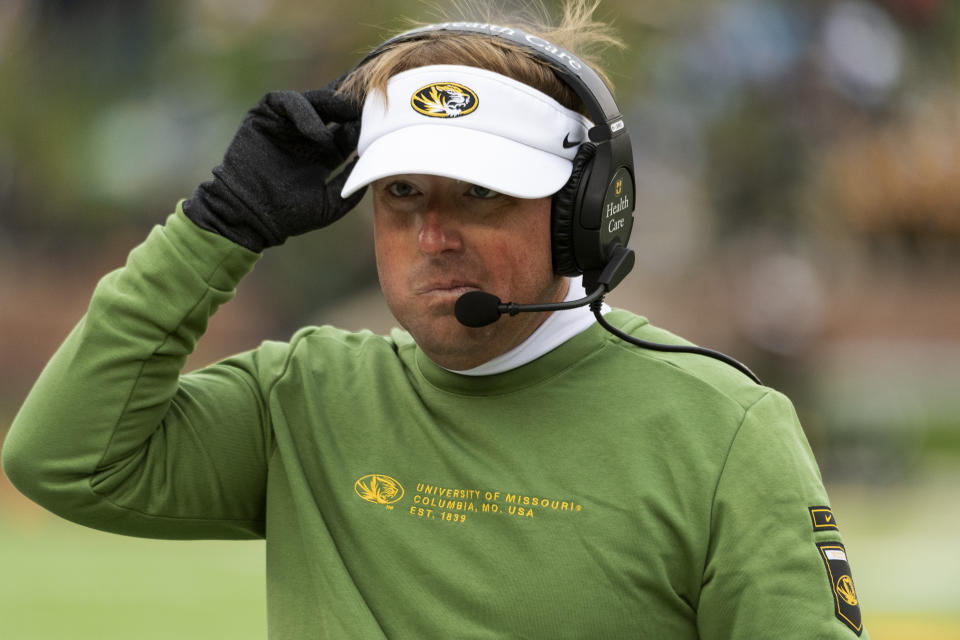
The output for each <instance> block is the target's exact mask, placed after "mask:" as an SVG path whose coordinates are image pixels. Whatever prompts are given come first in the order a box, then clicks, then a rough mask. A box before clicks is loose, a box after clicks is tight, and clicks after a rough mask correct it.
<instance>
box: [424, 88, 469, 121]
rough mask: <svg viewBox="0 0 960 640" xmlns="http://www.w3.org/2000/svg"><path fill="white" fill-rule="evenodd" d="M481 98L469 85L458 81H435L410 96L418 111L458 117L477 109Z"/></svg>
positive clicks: (440, 116) (433, 116)
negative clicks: (466, 85)
mask: <svg viewBox="0 0 960 640" xmlns="http://www.w3.org/2000/svg"><path fill="white" fill-rule="evenodd" d="M479 102H480V100H479V99H478V98H477V94H476V93H474V92H473V90H471V89H470V88H468V87H465V86H463V85H462V84H457V83H456V82H434V83H433V84H428V85H427V86H425V87H423V88H421V89H418V90H417V92H416V93H414V94H413V97H411V98H410V106H412V107H413V109H414V111H416V112H417V113H422V114H423V115H425V116H430V117H431V118H458V117H460V116H465V115H467V114H468V113H472V112H473V111H474V110H476V108H477V105H478V104H479Z"/></svg>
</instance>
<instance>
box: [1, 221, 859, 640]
mask: <svg viewBox="0 0 960 640" xmlns="http://www.w3.org/2000/svg"><path fill="white" fill-rule="evenodd" d="M256 258H257V256H256V255H255V254H253V253H250V252H248V251H246V250H244V249H242V248H239V247H237V246H235V245H233V244H232V243H230V242H229V241H227V240H224V239H223V238H220V237H219V236H216V235H214V234H211V233H208V232H206V231H202V230H200V229H199V228H197V227H195V226H194V225H193V224H192V223H191V222H190V221H189V220H187V219H186V218H185V217H184V216H183V215H182V213H181V212H178V213H176V214H175V215H173V216H171V217H170V219H169V220H168V221H167V223H166V225H164V226H162V227H158V228H156V229H155V230H154V231H153V232H152V233H151V234H150V236H149V238H148V239H147V240H146V242H145V243H144V244H142V245H141V246H139V247H138V248H136V249H135V250H134V251H133V252H132V253H131V255H130V258H129V261H128V263H127V265H126V266H125V267H124V268H122V269H120V270H118V271H115V272H113V273H111V274H109V275H107V276H106V277H105V278H104V279H103V280H102V281H101V282H100V284H99V285H98V287H97V289H96V292H95V293H94V296H93V299H92V301H91V303H90V308H89V310H88V312H87V314H86V315H85V316H84V318H83V319H82V321H81V322H80V323H79V325H78V326H77V327H76V328H75V330H74V331H73V332H72V333H71V334H70V336H69V337H68V338H67V340H66V341H65V342H64V344H63V345H62V346H61V348H60V349H59V350H58V352H57V353H56V355H55V356H54V357H53V359H52V360H51V362H50V363H49V365H48V366H47V367H46V369H45V370H44V372H43V374H42V375H41V377H40V379H39V380H38V381H37V383H36V385H35V387H34V389H33V390H32V391H31V393H30V395H29V397H28V398H27V400H26V402H25V403H24V405H23V407H22V409H21V411H20V412H19V414H18V416H17V418H16V420H15V422H14V424H13V427H12V429H11V431H10V434H9V436H8V438H7V441H6V442H5V445H4V449H3V464H4V468H5V470H6V472H7V474H8V476H9V477H10V479H11V480H12V481H13V482H14V484H15V485H16V486H17V487H18V488H20V490H21V491H22V492H23V493H24V494H26V495H27V496H29V497H30V498H32V499H34V500H36V501H37V502H39V503H40V504H42V505H44V506H45V507H46V508H48V509H49V510H51V511H53V512H55V513H57V514H60V515H61V516H63V517H65V518H68V519H70V520H73V521H75V522H78V523H81V524H84V525H88V526H91V527H96V528H99V529H104V530H107V531H113V532H117V533H123V534H129V535H137V536H148V537H160V538H258V537H266V547H267V597H268V625H269V630H270V637H271V638H277V639H287V638H290V639H293V638H297V639H299V638H365V639H366V638H380V637H384V636H386V637H390V638H652V639H654V638H655V639H658V640H660V639H664V638H670V639H683V638H698V637H699V638H705V639H707V638H845V637H854V636H853V631H857V632H858V633H859V632H860V630H861V626H860V617H859V609H858V608H857V606H856V604H855V602H856V594H855V591H854V589H853V586H852V582H851V581H850V577H849V566H848V565H847V563H846V560H845V555H844V550H843V547H842V544H841V542H840V540H841V539H840V535H839V532H838V531H837V530H836V528H835V526H834V521H833V514H832V512H830V511H829V500H828V498H827V495H826V493H825V491H824V489H823V486H822V483H821V480H820V476H819V472H818V470H817V466H816V463H815V461H814V459H813V456H812V455H811V452H810V450H809V446H808V445H807V442H806V440H805V438H804V436H803V432H802V430H801V428H800V426H799V424H798V423H797V419H796V416H795V413H794V411H793V408H792V406H791V405H790V403H789V401H788V400H787V399H785V398H784V397H783V396H782V395H780V394H779V393H777V392H775V391H773V390H770V389H768V388H764V387H760V386H757V385H754V384H753V383H751V382H750V381H749V380H748V379H747V378H746V377H744V376H743V375H742V374H740V373H739V372H737V371H735V370H734V369H732V368H730V367H727V366H726V365H723V364H722V363H718V362H715V361H713V360H711V359H708V358H703V357H700V356H695V355H682V354H663V353H657V352H651V351H647V350H643V349H639V348H636V347H634V346H630V345H627V344H625V343H623V342H622V341H620V340H619V339H617V338H615V337H613V336H611V335H609V334H607V333H606V332H605V331H604V330H603V329H602V328H601V327H599V326H594V327H592V328H591V329H589V330H587V331H586V332H584V333H582V334H580V335H579V336H577V337H575V338H573V339H571V340H570V341H568V342H567V343H565V344H564V345H563V346H561V347H559V348H557V349H555V350H554V351H552V352H550V353H548V354H546V355H544V356H543V357H541V358H539V359H537V360H535V361H533V362H531V363H529V364H527V365H524V366H522V367H519V368H517V369H515V370H512V371H509V372H507V373H503V374H499V375H494V376H487V377H481V378H475V377H466V376H461V375H457V374H454V373H451V372H449V371H446V370H444V369H442V368H440V367H438V366H436V365H435V364H434V363H432V362H431V361H430V360H428V359H427V358H426V357H425V356H424V354H423V352H422V351H420V350H419V349H418V348H417V346H416V344H415V343H414V342H413V341H412V339H411V338H410V337H409V336H408V335H407V334H405V333H403V332H400V331H395V332H393V333H392V334H391V335H390V336H389V337H384V336H377V335H374V334H372V333H368V332H360V333H347V332H344V331H340V330H337V329H334V328H330V327H320V328H317V327H311V328H306V329H303V330H301V331H300V332H298V333H297V334H296V335H295V336H294V337H293V338H292V339H291V340H290V342H289V343H279V342H266V343H264V344H262V345H261V346H260V347H259V348H258V349H256V350H253V351H250V352H248V353H244V354H240V355H238V356H235V357H232V358H230V359H228V360H225V361H223V362H221V363H218V364H215V365H212V366H210V367H206V368H204V369H201V370H199V371H195V372H193V373H189V374H185V375H181V369H182V368H183V366H184V362H185V359H186V357H187V355H188V354H189V353H190V352H191V351H192V350H193V348H194V346H195V344H196V341H197V340H198V338H199V337H200V336H201V334H202V333H203V331H204V329H205V327H206V323H207V320H208V318H209V317H210V315H212V314H213V312H214V311H215V310H216V308H217V306H218V305H220V304H222V303H224V302H226V301H227V300H228V299H229V298H230V297H231V296H232V295H233V292H234V289H235V287H236V285H237V283H238V282H239V280H240V279H241V278H242V277H243V275H244V274H246V273H247V271H248V270H249V269H251V268H252V266H253V264H254V262H255V261H256ZM607 317H608V319H609V320H610V321H611V322H612V323H613V324H615V325H617V326H618V327H620V328H621V329H623V330H625V331H627V332H630V333H633V334H635V335H638V336H641V337H643V338H646V339H652V340H658V341H675V340H676V338H674V337H673V336H671V335H669V334H667V333H666V332H663V331H661V330H658V329H655V328H653V327H651V326H650V325H649V324H648V323H647V322H646V321H645V320H644V319H643V318H640V317H638V316H634V315H633V314H630V313H627V312H625V311H619V310H615V311H613V312H611V313H610V314H608V316H607ZM862 637H866V634H865V633H864V634H863V636H862Z"/></svg>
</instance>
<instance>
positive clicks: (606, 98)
mask: <svg viewBox="0 0 960 640" xmlns="http://www.w3.org/2000/svg"><path fill="white" fill-rule="evenodd" d="M435 31H449V32H451V33H477V34H480V35H487V36H494V37H497V38H504V39H506V40H510V41H511V42H515V43H517V44H519V45H521V46H523V47H524V49H526V50H528V51H529V52H530V53H531V54H533V55H534V56H536V57H537V58H539V59H541V60H543V61H545V62H547V63H549V64H550V66H551V68H553V69H554V70H556V71H557V72H558V73H560V74H562V75H563V77H564V80H565V81H566V83H567V85H569V86H570V88H571V89H573V90H574V92H575V93H576V94H577V97H579V98H580V100H582V101H583V104H584V105H585V106H586V108H587V114H588V115H589V116H590V119H591V120H593V121H594V122H595V123H596V125H595V126H594V127H593V128H592V129H590V131H589V136H590V140H591V141H593V142H597V143H600V142H606V141H607V140H610V139H612V138H614V137H616V136H619V135H621V134H622V133H624V132H625V131H626V127H625V125H624V122H623V116H621V115H620V110H619V109H618V108H617V104H616V102H614V100H613V94H612V93H610V89H609V88H608V87H607V85H606V84H605V83H604V82H603V80H602V79H601V78H600V76H599V75H597V73H596V71H594V70H593V69H592V68H590V65H588V64H587V63H585V62H584V61H583V60H581V59H580V58H578V57H577V56H575V55H573V54H572V53H570V52H569V51H567V50H565V49H562V48H561V47H558V46H557V45H555V44H553V43H551V42H549V41H547V40H545V39H543V38H541V37H540V36H537V35H534V34H532V33H527V32H526V31H523V30H522V29H518V28H516V27H502V26H499V25H495V24H488V23H481V22H441V23H437V24H429V25H426V26H424V27H418V28H416V29H411V30H410V31H405V32H403V33H401V34H399V35H397V36H394V37H393V38H390V39H389V40H387V41H386V42H384V43H383V44H381V45H380V46H379V47H377V48H376V49H374V50H373V51H371V52H370V53H369V54H367V56H366V57H365V58H364V59H363V60H362V61H361V62H360V64H359V65H357V66H362V65H363V64H364V63H366V62H367V61H368V60H370V59H371V58H374V57H376V56H378V55H380V54H381V53H382V52H383V51H384V50H386V49H387V48H389V47H390V46H391V45H393V44H396V43H398V42H406V41H409V40H418V39H421V38H423V37H424V36H425V35H426V34H429V33H433V32H435Z"/></svg>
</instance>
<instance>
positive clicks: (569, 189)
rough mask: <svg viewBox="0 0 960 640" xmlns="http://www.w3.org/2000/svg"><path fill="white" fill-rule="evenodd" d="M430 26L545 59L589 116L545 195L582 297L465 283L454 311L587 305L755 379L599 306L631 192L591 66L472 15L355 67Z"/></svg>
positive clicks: (611, 113) (620, 128)
mask: <svg viewBox="0 0 960 640" xmlns="http://www.w3.org/2000/svg"><path fill="white" fill-rule="evenodd" d="M438 31H441V32H444V33H455V34H479V35H484V36H492V37H496V38H501V39H504V40H508V41H510V42H512V43H514V44H518V45H520V46H522V47H523V48H524V49H526V50H527V51H529V52H530V53H531V54H532V55H533V56H534V57H536V58H538V59H540V60H543V61H544V62H546V63H547V64H548V65H549V66H550V68H551V69H552V70H553V71H554V73H556V74H557V76H558V77H559V78H560V79H561V80H562V81H563V82H564V83H565V84H566V85H567V86H569V87H570V88H571V89H573V91H574V92H575V93H576V94H577V97H578V98H580V100H581V101H582V102H583V104H584V106H585V107H586V110H587V115H588V116H589V117H590V119H591V120H592V121H593V122H594V123H595V124H594V126H593V128H591V129H590V130H589V131H588V132H587V136H588V138H589V140H583V141H579V142H581V144H580V147H579V149H578V150H577V155H576V157H575V158H574V160H573V171H572V172H571V174H570V179H569V180H568V181H567V183H566V184H565V185H564V186H563V187H562V188H561V189H560V190H559V191H558V192H557V193H555V194H554V195H553V204H552V213H551V222H550V229H551V251H552V255H553V270H554V271H555V272H556V273H557V275H561V276H576V275H580V274H583V286H584V289H586V291H587V292H588V295H587V297H586V298H582V299H580V300H576V301H571V302H559V303H547V304H514V303H512V302H509V303H502V302H501V301H500V299H499V298H497V297H496V296H494V295H492V294H489V293H486V292H484V291H471V292H469V293H466V294H464V295H463V296H461V298H460V299H459V300H458V301H457V305H456V316H457V319H458V320H460V322H461V323H463V324H465V325H467V326H470V327H481V326H485V325H487V324H489V323H491V322H495V321H496V320H497V318H499V317H500V315H501V314H504V313H507V314H509V315H515V314H517V313H520V312H523V311H558V310H563V309H572V308H575V307H578V306H583V305H586V304H589V305H590V309H591V310H592V311H593V314H594V316H596V318H597V322H598V323H599V324H600V325H601V326H603V328H604V329H606V330H607V331H609V332H610V333H612V334H614V335H616V336H617V337H619V338H620V339H622V340H624V341H626V342H629V343H631V344H634V345H636V346H639V347H643V348H646V349H653V350H656V351H668V352H680V353H695V354H699V355H704V356H708V357H710V358H714V359H716V360H720V361H722V362H726V363H727V364H729V365H730V366H732V367H734V368H736V369H738V370H740V371H741V372H743V373H744V374H745V375H746V376H747V377H749V378H750V379H752V380H753V381H755V382H756V383H758V384H760V380H759V378H757V376H756V375H754V373H753V372H752V371H750V369H748V368H747V367H746V366H745V365H743V364H742V363H740V362H738V361H737V360H735V359H733V358H731V357H730V356H728V355H726V354H723V353H720V352H719V351H714V350H712V349H706V348H704V347H698V346H695V345H689V344H678V345H674V344H660V343H656V342H649V341H647V340H642V339H640V338H637V337H635V336H631V335H629V334H627V333H624V332H623V331H621V330H620V329H617V328H616V327H614V326H613V325H611V324H610V323H608V322H607V321H606V319H605V318H604V317H603V315H602V314H601V306H602V304H603V296H604V295H605V294H606V293H607V292H609V291H610V290H611V289H613V288H614V287H615V286H616V285H617V284H619V283H620V281H621V280H623V278H624V277H625V276H626V275H627V274H628V273H629V272H630V270H631V269H632V268H633V264H634V254H633V251H631V250H630V249H629V248H627V241H628V240H629V239H630V232H631V231H632V230H633V210H634V207H635V205H636V193H635V186H634V173H633V148H632V147H631V145H630V136H629V134H628V133H627V126H626V123H625V122H624V119H623V116H621V115H620V109H619V108H618V107H617V104H616V102H615V101H614V99H613V94H612V93H610V89H609V88H608V87H607V85H606V84H604V82H603V80H602V79H601V78H600V76H598V75H597V73H596V72H595V71H594V70H593V69H591V68H590V66H589V65H587V64H586V63H585V62H583V61H582V60H580V59H579V58H577V57H576V56H575V55H573V54H572V53H570V52H569V51H566V50H564V49H562V48H560V47H558V46H556V45H555V44H552V43H550V42H548V41H547V40H544V39H543V38H541V37H540V36H537V35H535V34H532V33H528V32H526V31H523V30H522V29H519V28H516V27H501V26H498V25H493V24H485V23H479V22H444V23H439V24H431V25H427V26H424V27H420V28H417V29H413V30H410V31H406V32H404V33H401V34H400V35H397V36H394V37H393V38H390V39H389V40H387V41H386V42H384V43H382V44H381V45H380V46H378V47H377V48H376V49H374V50H373V51H371V52H370V53H369V54H367V55H366V57H364V59H363V60H361V61H360V63H359V64H358V65H357V67H360V66H363V65H364V64H366V63H367V62H368V61H369V60H370V59H372V58H375V57H376V56H378V55H380V54H381V53H383V52H384V51H386V50H387V49H389V48H390V47H392V46H393V45H395V44H397V43H399V42H407V41H411V40H423V39H426V38H428V37H430V35H429V34H432V33H436V32H438Z"/></svg>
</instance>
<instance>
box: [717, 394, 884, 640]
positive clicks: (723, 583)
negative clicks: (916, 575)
mask: <svg viewBox="0 0 960 640" xmlns="http://www.w3.org/2000/svg"><path fill="white" fill-rule="evenodd" d="M828 505H829V501H828V499H827V494H826V491H825V489H824V488H823V483H822V481H821V478H820V472H819V469H818V467H817V464H816V461H815V460H814V457H813V454H812V452H811V450H810V447H809V444H808V442H807V440H806V437H805V436H804V433H803V430H802V429H801V427H800V424H799V421H798V419H797V416H796V412H795V411H794V408H793V406H792V404H791V403H790V401H789V400H788V399H787V398H786V397H784V396H783V395H781V394H779V393H776V392H773V391H771V392H769V393H767V394H766V395H765V396H763V397H762V398H761V399H760V400H759V401H757V402H756V403H755V404H754V405H753V406H752V407H750V409H749V410H748V411H747V412H746V415H745V417H744V419H743V422H742V424H741V425H740V428H739V430H738V432H737V435H736V437H735V438H734V440H733V443H732V444H731V447H730V450H729V452H728V455H727V460H726V462H725V465H724V468H723V471H722V473H721V475H720V479H719V482H718V484H717V488H716V494H715V497H714V504H713V510H712V514H711V525H710V526H711V535H710V546H709V550H708V557H707V562H706V566H705V570H704V574H703V586H702V589H701V597H700V602H699V606H698V625H699V631H700V637H701V638H703V639H704V640H712V639H720V638H724V639H730V638H824V639H826V638H837V639H843V638H845V639H847V640H851V639H854V638H856V637H858V636H859V637H860V638H867V637H868V635H867V633H866V631H865V630H864V628H863V625H862V622H861V620H860V611H859V603H858V602H857V601H856V597H855V591H854V590H853V586H852V585H853V583H852V577H850V576H849V575H847V578H846V579H845V580H846V582H843V581H842V580H841V579H842V578H843V576H842V575H840V568H841V567H840V565H839V564H837V563H835V564H834V565H833V567H832V569H833V570H831V564H830V563H829V562H827V561H826V559H827V556H824V555H823V553H824V552H823V551H822V548H824V547H829V548H835V549H843V545H842V541H841V538H840V533H839V530H837V528H836V527H835V526H832V527H828V526H818V520H820V522H819V524H820V525H823V524H824V522H823V518H819V517H814V516H815V515H817V514H814V511H813V510H815V509H817V508H820V509H826V510H828V511H829V506H828ZM831 514H832V512H831ZM831 517H832V515H831ZM827 543H829V544H827ZM828 553H832V554H833V555H834V556H835V557H839V555H844V562H843V564H844V565H846V572H847V574H849V565H847V564H846V557H845V553H844V552H839V553H838V552H836V551H834V552H828ZM833 574H836V575H833ZM847 583H849V584H848V585H847ZM838 585H839V586H838ZM838 589H839V591H838Z"/></svg>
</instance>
